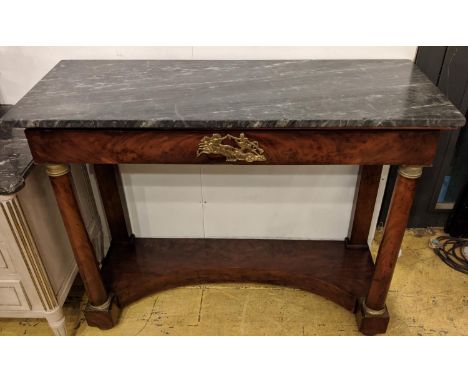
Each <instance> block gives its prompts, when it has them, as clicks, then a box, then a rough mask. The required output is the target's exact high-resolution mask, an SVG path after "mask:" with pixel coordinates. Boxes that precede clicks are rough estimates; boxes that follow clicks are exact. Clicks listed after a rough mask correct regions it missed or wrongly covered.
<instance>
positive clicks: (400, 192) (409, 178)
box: [357, 165, 422, 335]
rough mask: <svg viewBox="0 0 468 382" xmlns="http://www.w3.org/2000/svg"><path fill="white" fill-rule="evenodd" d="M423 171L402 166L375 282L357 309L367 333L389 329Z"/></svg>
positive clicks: (376, 268) (379, 252) (359, 319)
mask: <svg viewBox="0 0 468 382" xmlns="http://www.w3.org/2000/svg"><path fill="white" fill-rule="evenodd" d="M421 174H422V168H421V167H419V166H404V165H403V166H400V167H399V169H398V176H397V179H396V183H395V187H394V189H393V196H392V201H391V203H390V209H389V212H388V216H387V221H386V223H385V230H384V234H383V238H382V242H381V243H380V246H379V251H378V254H377V260H376V263H375V270H374V275H373V277H372V282H371V285H370V288H369V291H368V293H367V297H366V298H365V299H361V300H360V304H359V307H358V311H357V320H358V325H359V330H360V331H361V332H363V333H364V334H369V335H372V334H378V333H385V331H386V330H387V326H388V321H389V315H388V311H387V308H386V306H385V300H386V298H387V294H388V290H389V288H390V282H391V281H392V277H393V272H394V270H395V265H396V262H397V259H398V254H399V251H400V247H401V243H402V241H403V235H404V234H405V229H406V224H407V222H408V217H409V213H410V210H411V206H412V204H413V198H414V193H415V190H416V180H417V179H418V178H419V177H420V176H421Z"/></svg>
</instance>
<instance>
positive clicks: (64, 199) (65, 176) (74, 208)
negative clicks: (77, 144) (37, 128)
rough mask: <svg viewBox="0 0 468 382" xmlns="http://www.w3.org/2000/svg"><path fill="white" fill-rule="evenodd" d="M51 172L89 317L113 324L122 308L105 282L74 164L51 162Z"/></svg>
mask: <svg viewBox="0 0 468 382" xmlns="http://www.w3.org/2000/svg"><path fill="white" fill-rule="evenodd" d="M47 175H49V179H50V181H51V183H52V188H53V190H54V193H55V198H56V200H57V204H58V206H59V209H60V213H61V215H62V219H63V223H64V225H65V229H66V230H67V234H68V238H69V240H70V244H71V247H72V249H73V253H74V255H75V259H76V263H77V265H78V269H79V271H80V275H81V278H82V279H83V284H84V286H85V289H86V293H87V295H88V300H89V302H88V305H87V307H86V309H85V316H86V321H87V322H88V324H89V325H91V326H97V327H99V328H101V329H108V328H111V327H112V326H113V325H114V324H115V322H116V321H117V318H118V314H119V308H118V306H117V303H116V301H115V299H114V298H113V296H112V295H108V293H107V291H106V288H105V286H104V283H103V280H102V277H101V274H100V271H99V265H98V262H97V260H96V256H95V255H94V250H93V246H92V244H91V241H90V239H89V236H88V232H87V231H86V227H85V224H84V222H83V218H82V217H81V214H80V210H79V207H78V202H77V200H76V197H75V194H74V191H73V186H72V179H71V174H70V167H69V166H68V165H64V164H49V165H47Z"/></svg>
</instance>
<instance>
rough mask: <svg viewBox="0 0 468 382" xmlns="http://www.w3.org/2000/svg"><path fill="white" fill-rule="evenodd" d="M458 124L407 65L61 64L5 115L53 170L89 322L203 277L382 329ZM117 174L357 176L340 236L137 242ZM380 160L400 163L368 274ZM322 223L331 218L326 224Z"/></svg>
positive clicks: (111, 318)
mask: <svg viewBox="0 0 468 382" xmlns="http://www.w3.org/2000/svg"><path fill="white" fill-rule="evenodd" d="M464 123H465V119H464V117H463V115H462V114H461V113H460V112H459V111H458V110H457V109H456V108H455V107H454V106H453V105H452V104H451V103H450V102H449V101H448V100H447V99H446V97H445V96H444V95H443V94H442V93H441V92H440V91H439V90H438V89H437V88H436V87H435V86H434V85H433V84H432V83H431V82H430V81H429V80H428V79H427V78H426V76H425V75H424V74H423V73H421V72H420V71H419V69H418V68H417V67H415V66H414V65H413V63H412V62H410V61H407V60H346V61H344V60H343V61H340V60H328V61H323V60H317V61H313V60H304V61H61V62H60V63H58V64H57V65H56V66H55V67H54V68H53V69H52V70H51V71H50V72H49V73H48V74H47V75H46V76H45V77H44V78H43V79H42V80H41V81H40V82H39V83H38V84H37V85H36V86H35V87H34V88H33V89H32V90H31V91H30V92H29V93H28V94H27V95H26V96H25V97H24V98H23V99H22V100H21V101H20V102H19V103H18V104H17V105H16V106H15V107H13V108H12V109H11V110H10V111H9V112H8V113H7V114H6V115H5V116H4V118H3V120H2V124H3V125H5V126H13V127H23V128H26V136H27V139H28V142H29V146H30V149H31V152H32V155H33V158H34V160H35V161H36V162H37V163H45V164H47V168H48V174H49V176H50V180H51V182H52V185H53V188H54V191H55V195H56V199H57V202H58V205H59V207H60V211H61V214H62V217H63V221H64V223H65V226H66V229H67V232H68V236H69V239H70V242H71V245H72V247H73V250H74V254H75V257H76V261H77V263H78V267H79V271H80V273H81V276H82V278H83V282H84V285H85V287H86V292H87V295H88V298H89V304H88V306H87V308H86V311H85V316H86V319H87V322H88V324H89V325H91V326H97V327H99V328H102V329H107V328H111V327H112V326H114V325H115V324H116V322H117V320H118V316H119V310H120V308H121V307H122V306H125V305H127V304H129V303H130V302H132V301H135V300H137V299H139V298H141V297H143V296H145V295H147V294H150V293H154V292H156V291H160V290H163V289H167V288H172V287H175V286H180V285H186V284H195V283H204V282H243V281H250V282H262V283H272V284H279V285H285V286H292V287H297V288H301V289H304V290H307V291H310V292H313V293H317V294H319V295H321V296H324V297H326V298H328V299H330V300H332V301H334V302H335V303H337V304H340V305H342V306H343V307H344V308H346V309H348V310H350V311H354V312H355V313H356V317H357V321H358V325H359V329H360V331H361V332H363V333H365V334H378V333H384V332H385V330H386V328H387V325H388V321H389V314H388V311H387V308H386V306H385V300H386V297H387V293H388V290H389V287H390V282H391V279H392V275H393V271H394V269H395V264H396V261H397V257H398V252H399V249H400V245H401V241H402V238H403V234H404V231H405V226H406V223H407V219H408V214H409V211H410V208H411V205H412V201H413V196H414V191H415V187H416V180H417V178H419V177H420V176H421V172H422V167H424V166H430V165H431V163H432V160H433V158H434V155H435V152H436V147H437V142H438V138H439V134H440V131H442V130H447V129H454V128H457V127H460V126H463V125H464ZM70 163H91V164H94V168H95V172H96V177H97V179H98V182H99V188H100V192H101V196H102V199H103V203H104V209H105V212H106V215H107V219H108V222H109V228H110V231H111V234H112V245H111V248H110V250H109V253H108V255H107V257H106V259H105V261H104V264H103V267H102V269H99V267H98V264H97V262H96V258H95V255H94V253H93V248H92V245H91V244H90V240H89V238H88V235H87V233H86V230H85V227H84V224H83V220H82V217H81V215H80V213H79V210H78V206H77V201H76V198H75V195H74V193H73V190H72V187H71V183H70V175H69V166H68V165H69V164H70ZM119 163H163V164H164V163H167V164H177V163H184V164H220V163H223V164H224V163H228V164H233V165H235V164H252V165H293V164H294V165H318V164H327V165H333V164H348V165H360V173H359V177H358V187H357V188H356V197H355V204H354V211H353V218H352V222H351V224H350V233H349V237H348V238H346V239H345V238H343V241H313V240H310V241H308V240H290V241H288V240H250V239H249V240H244V239H242V240H241V239H239V240H234V239H151V238H134V237H133V235H132V232H131V230H130V229H129V224H128V221H127V220H128V219H127V212H126V206H125V203H124V201H125V199H124V198H122V192H121V191H122V187H121V186H120V184H119V177H118V173H117V171H116V170H117V165H118V164H119ZM383 164H392V165H400V167H399V170H398V178H397V181H396V185H395V188H394V191H393V199H392V203H391V206H390V210H389V213H388V218H387V222H386V226H385V232H384V235H383V239H382V242H381V244H380V247H379V251H378V255H377V260H376V262H375V264H374V262H373V260H372V258H371V255H370V251H369V248H368V245H367V236H368V231H369V226H370V221H371V216H372V213H373V207H374V202H375V198H376V194H377V188H378V183H379V177H380V173H381V168H382V165H383ZM321 218H323V219H325V218H326V217H321Z"/></svg>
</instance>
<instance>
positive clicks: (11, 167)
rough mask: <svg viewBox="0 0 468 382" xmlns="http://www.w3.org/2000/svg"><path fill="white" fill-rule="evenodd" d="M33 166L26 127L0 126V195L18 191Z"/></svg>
mask: <svg viewBox="0 0 468 382" xmlns="http://www.w3.org/2000/svg"><path fill="white" fill-rule="evenodd" d="M32 166H33V160H32V156H31V152H30V151H29V147H28V141H27V140H26V137H25V135H24V129H10V128H4V127H1V128H0V195H10V194H14V193H15V192H18V191H19V190H20V189H21V188H22V187H23V185H24V178H25V176H26V175H27V173H28V171H29V170H30V169H31V167H32Z"/></svg>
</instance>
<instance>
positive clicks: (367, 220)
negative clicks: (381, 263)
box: [345, 165, 382, 249]
mask: <svg viewBox="0 0 468 382" xmlns="http://www.w3.org/2000/svg"><path fill="white" fill-rule="evenodd" d="M381 174H382V166H381V165H367V166H361V167H360V168H359V175H358V180H357V185H356V195H355V197H354V207H353V213H352V218H351V224H350V233H349V237H348V238H346V240H345V243H346V246H347V247H348V248H359V249H362V248H367V238H368V236H369V229H370V225H371V222H372V215H373V213H374V206H375V200H376V198H377V192H378V190H379V184H380V176H381Z"/></svg>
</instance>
